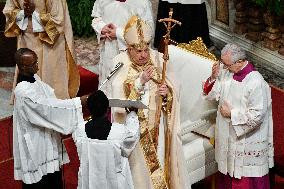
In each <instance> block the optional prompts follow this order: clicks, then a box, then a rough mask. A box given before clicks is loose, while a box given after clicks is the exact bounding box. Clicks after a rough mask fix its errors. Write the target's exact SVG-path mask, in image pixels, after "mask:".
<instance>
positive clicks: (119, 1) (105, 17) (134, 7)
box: [92, 0, 154, 96]
mask: <svg viewBox="0 0 284 189" xmlns="http://www.w3.org/2000/svg"><path fill="white" fill-rule="evenodd" d="M133 15H137V16H139V17H140V18H142V19H143V20H145V21H146V22H147V23H148V24H149V25H150V26H151V27H152V28H154V21H153V15H152V5H151V2H150V1H149V0H139V1H137V0H96V1H95V3H94V7H93V11H92V17H94V19H93V21H92V27H93V28H94V30H95V31H96V34H97V38H98V43H99V44H100V62H99V76H100V78H99V81H100V83H102V82H103V81H104V80H105V79H106V77H107V76H108V75H109V73H110V72H111V69H113V67H114V66H115V65H113V61H112V59H113V58H114V57H115V56H116V55H118V54H119V53H120V52H121V51H124V50H126V49H127V45H126V43H125V40H124V37H123V33H124V27H125V25H126V23H127V21H128V20H129V19H130V17H131V16H133ZM103 91H104V92H105V94H106V95H107V96H109V94H110V91H111V87H110V85H109V84H107V85H105V87H104V88H103Z"/></svg>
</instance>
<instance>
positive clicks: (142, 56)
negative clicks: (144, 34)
mask: <svg viewBox="0 0 284 189" xmlns="http://www.w3.org/2000/svg"><path fill="white" fill-rule="evenodd" d="M128 52H129V56H130V57H131V59H132V60H133V61H134V62H135V63H136V64H138V65H144V64H146V63H147V62H148V61H149V59H150V50H149V48H148V47H146V48H143V49H136V48H134V47H131V48H129V49H128Z"/></svg>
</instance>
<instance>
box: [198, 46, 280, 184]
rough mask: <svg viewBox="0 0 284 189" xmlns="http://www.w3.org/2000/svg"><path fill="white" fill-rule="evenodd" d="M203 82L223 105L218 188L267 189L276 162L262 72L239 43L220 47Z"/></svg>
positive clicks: (218, 138) (217, 146)
mask: <svg viewBox="0 0 284 189" xmlns="http://www.w3.org/2000/svg"><path fill="white" fill-rule="evenodd" d="M221 60H222V64H221V65H220V64H218V63H216V64H214V65H213V68H212V74H211V77H210V78H208V80H207V81H206V82H205V84H204V89H203V91H204V93H205V94H206V98H207V99H208V100H216V101H218V103H219V106H218V112H217V118H216V128H215V157H216V161H217V163H218V170H219V171H220V173H221V174H220V177H219V180H218V184H219V187H218V188H219V189H227V188H232V189H234V188H248V189H253V188H262V189H268V188H269V174H268V172H269V168H272V167H273V165H274V162H273V155H274V153H273V123H272V108H271V91H270V87H269V85H268V84H267V83H266V81H265V80H264V79H263V77H262V76H261V74H260V73H259V72H258V71H256V69H255V68H254V66H253V64H252V63H251V62H249V61H248V60H247V59H246V55H245V52H244V51H243V50H242V49H241V48H240V47H239V46H237V45H235V44H227V45H226V46H225V47H224V48H223V49H222V51H221Z"/></svg>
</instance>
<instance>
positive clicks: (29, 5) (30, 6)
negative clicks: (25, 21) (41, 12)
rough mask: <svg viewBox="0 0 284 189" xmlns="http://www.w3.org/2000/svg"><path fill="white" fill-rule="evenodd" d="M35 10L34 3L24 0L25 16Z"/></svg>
mask: <svg viewBox="0 0 284 189" xmlns="http://www.w3.org/2000/svg"><path fill="white" fill-rule="evenodd" d="M34 11H35V4H34V3H32V2H31V1H30V0H24V13H25V16H26V17H28V16H31V15H32V14H33V12H34Z"/></svg>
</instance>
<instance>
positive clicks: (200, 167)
mask: <svg viewBox="0 0 284 189" xmlns="http://www.w3.org/2000/svg"><path fill="white" fill-rule="evenodd" d="M169 57H170V59H169V64H168V72H169V73H168V74H169V75H177V76H178V80H176V81H175V83H176V85H177V86H179V87H177V88H178V89H179V95H180V102H181V103H180V104H181V106H180V112H181V113H180V119H181V129H182V132H181V133H178V134H179V135H182V142H183V153H184V158H185V161H186V163H185V165H186V174H185V176H186V181H187V188H191V185H192V184H194V183H195V182H197V181H199V180H202V179H204V178H205V177H207V176H209V175H211V174H213V173H215V172H217V165H216V161H215V158H214V154H215V153H214V148H213V145H212V144H210V142H209V140H208V139H205V138H201V137H200V136H197V135H195V134H193V133H191V130H192V129H194V128H195V127H197V126H198V125H200V124H201V122H202V120H203V122H206V121H210V122H212V125H211V123H210V125H211V127H210V128H211V129H213V128H212V127H214V122H215V117H216V114H215V113H216V109H217V105H216V103H214V102H209V101H207V100H205V99H204V98H203V94H202V81H205V80H206V79H207V77H208V75H209V74H211V68H212V65H213V63H214V62H213V61H211V60H209V59H206V58H204V57H202V56H199V55H196V54H194V53H192V52H189V51H186V50H184V49H181V48H178V47H176V46H173V45H170V46H169ZM212 118H213V119H212ZM212 120H213V121H212Z"/></svg>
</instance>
